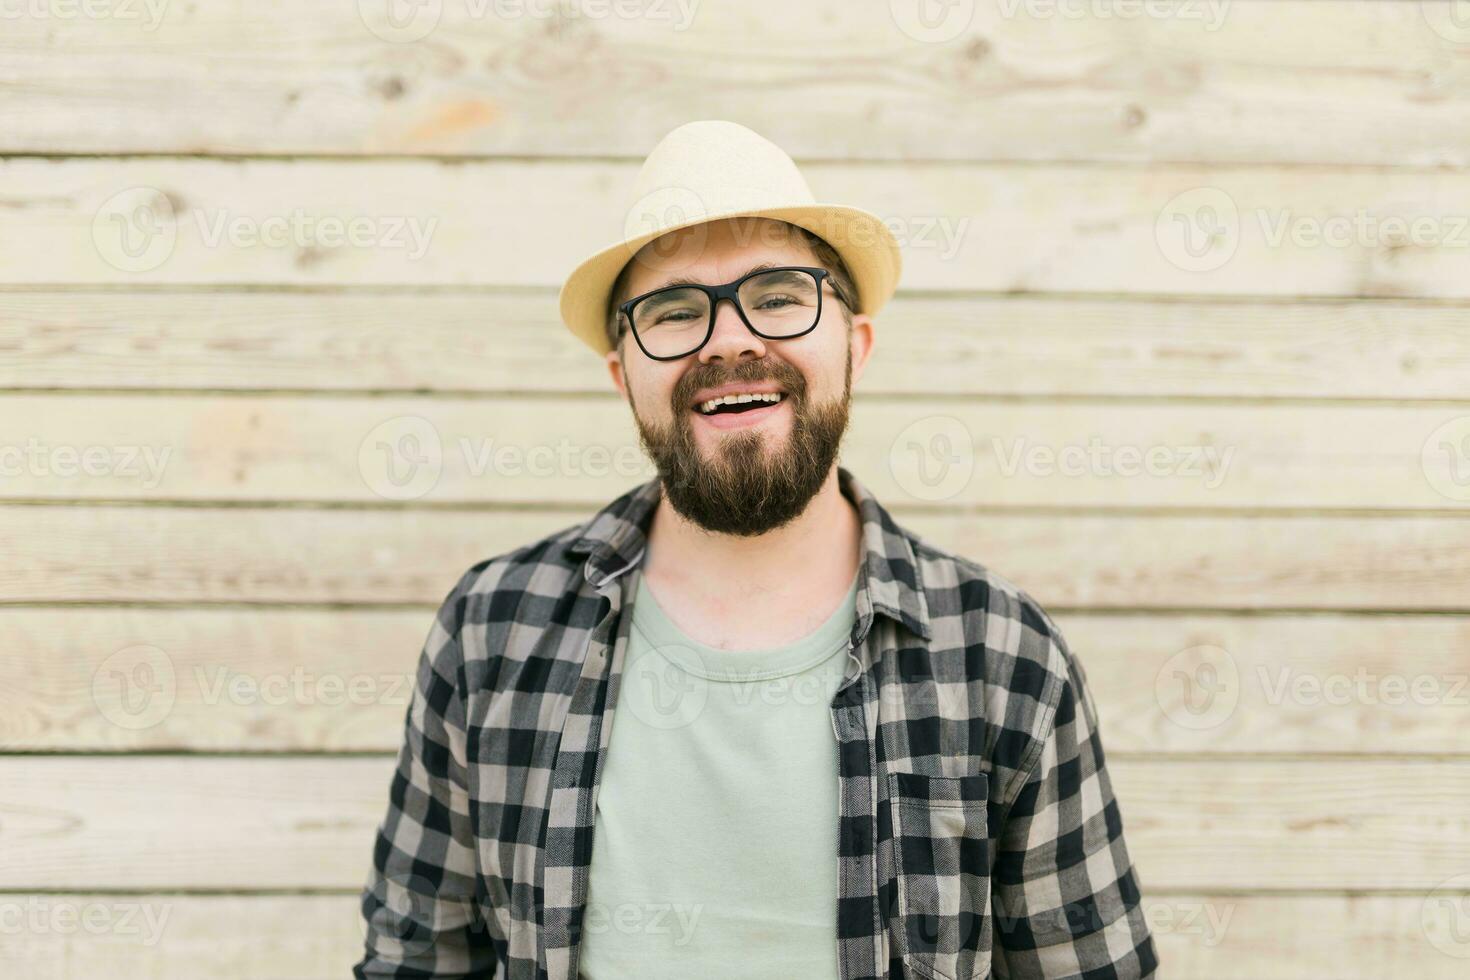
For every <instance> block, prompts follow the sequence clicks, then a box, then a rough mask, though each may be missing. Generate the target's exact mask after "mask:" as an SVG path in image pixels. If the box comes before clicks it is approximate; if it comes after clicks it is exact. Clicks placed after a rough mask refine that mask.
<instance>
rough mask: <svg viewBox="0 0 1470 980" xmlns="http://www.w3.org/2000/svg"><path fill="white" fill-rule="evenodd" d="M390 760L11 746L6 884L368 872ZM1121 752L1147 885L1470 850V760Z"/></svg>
mask: <svg viewBox="0 0 1470 980" xmlns="http://www.w3.org/2000/svg"><path fill="white" fill-rule="evenodd" d="M392 766H393V759H392V757H391V756H386V755H385V756H361V757H345V758H330V757H327V758H312V757H296V758H292V757H286V758H271V757H262V758H208V757H191V756H127V757H121V758H114V757H96V756H63V757H54V758H48V757H43V756H32V757H22V756H13V757H10V758H8V759H7V760H6V779H5V782H4V784H3V786H0V817H3V820H0V843H3V844H4V845H5V848H6V854H7V859H6V861H5V864H4V865H3V866H0V888H3V889H6V890H15V891H24V890H33V889H36V888H45V889H48V890H75V889H83V888H101V889H112V888H126V889H130V890H137V891H152V890H171V889H174V890H176V889H214V890H249V889H256V890H258V889H290V888H312V889H320V888H333V889H352V888H356V887H359V886H360V884H361V882H362V881H363V875H364V874H365V869H366V868H367V866H368V862H369V861H370V859H371V855H372V841H373V836H374V829H375V827H376V826H377V823H378V821H379V820H381V819H382V817H383V813H384V810H385V808H386V806H387V791H388V783H389V775H390V773H391V770H392ZM1108 770H1109V773H1110V777H1111V779H1112V780H1113V784H1114V787H1115V789H1116V791H1117V793H1118V796H1119V800H1120V801H1121V802H1120V807H1121V812H1122V819H1123V822H1124V826H1125V828H1126V830H1127V834H1128V838H1127V839H1128V846H1129V851H1130V853H1131V854H1132V855H1133V857H1134V860H1135V861H1136V862H1137V863H1138V866H1139V868H1140V880H1141V884H1142V887H1143V888H1144V889H1145V890H1146V891H1147V890H1150V889H1165V890H1196V891H1215V890H1248V891H1263V892H1269V891H1275V890H1294V889H1311V890H1329V891H1337V890H1347V889H1378V890H1389V889H1399V890H1423V891H1428V890H1431V889H1433V888H1435V887H1436V886H1437V885H1439V884H1440V883H1442V882H1444V881H1445V880H1446V879H1448V878H1450V877H1451V876H1453V875H1454V874H1456V873H1457V869H1464V868H1467V867H1470V827H1467V826H1466V824H1467V821H1470V761H1466V760H1434V759H1416V760H1409V761H1405V760H1397V759H1351V760H1324V759H1320V758H1310V757H1309V758H1306V759H1292V760H1271V761H1265V760H1258V759H1238V758H1237V759H1223V760H1220V761H1210V762H1201V761H1197V760H1179V761H1170V760H1164V759H1149V758H1135V757H1119V758H1116V759H1112V760H1109V765H1108ZM1268 801H1269V803H1268ZM1344 854H1353V855H1356V859H1355V860H1352V861H1344V860H1343V855H1344Z"/></svg>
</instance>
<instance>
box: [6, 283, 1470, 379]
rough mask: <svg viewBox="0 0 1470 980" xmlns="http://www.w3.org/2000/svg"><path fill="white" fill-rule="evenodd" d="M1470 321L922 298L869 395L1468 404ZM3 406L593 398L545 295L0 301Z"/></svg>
mask: <svg viewBox="0 0 1470 980" xmlns="http://www.w3.org/2000/svg"><path fill="white" fill-rule="evenodd" d="M1467 338H1470V306H1464V305H1450V304H1440V303H1422V302H1399V301H1393V300H1385V301H1381V302H1363V301H1355V302H1322V301H1299V302H1257V301H1251V300H1216V301H1203V300H1193V299H1188V298H1184V299H1178V300H1131V299H1112V300H1109V299H1088V298H1084V297H1073V296H978V295H977V296H964V297H952V298H951V297H932V296H922V295H911V294H905V293H900V294H899V295H898V296H897V297H895V299H894V301H893V302H892V303H891V304H890V305H889V306H888V307H886V308H885V309H884V311H883V312H882V313H881V314H880V315H879V317H878V330H877V346H876V348H875V352H874V354H873V358H872V360H870V361H869V362H868V366H867V370H866V372H865V373H864V374H863V376H862V377H861V378H860V379H858V381H857V382H856V384H855V390H857V392H858V393H859V394H860V395H863V394H867V395H872V394H885V395H926V394H931V393H933V392H935V391H942V392H945V393H948V394H951V395H975V396H1002V395H1004V396H1026V397H1067V398H1087V397H1120V398H1135V397H1168V398H1181V399H1188V398H1201V397H1224V398H1242V399H1244V398H1256V399H1265V398H1331V399H1342V400H1356V399H1369V398H1376V399H1397V400H1401V401H1417V400H1424V399H1465V398H1466V397H1467V389H1466V378H1467V377H1470V339H1467ZM0 388H8V389H12V390H25V389H40V388H45V389H71V390H85V389H88V388H111V389H132V390H137V391H148V390H155V389H159V388H167V389H175V390H179V389H191V388H196V389H211V390H237V391H249V390H271V389H294V390H309V391H343V392H350V391H362V390H375V391H396V392H416V391H424V392H484V393H492V392H493V393H505V392H524V393H533V392H535V393H540V392H572V391H575V392H602V393H607V392H610V391H612V390H613V388H612V382H611V380H610V378H609V377H608V373H607V369H606V367H605V365H604V364H603V362H602V361H601V360H599V359H598V358H596V357H594V356H592V355H591V352H590V351H589V350H587V348H586V347H585V346H583V345H582V343H581V342H580V341H578V340H577V339H576V338H575V337H573V336H572V335H571V333H570V332H569V331H568V330H567V329H566V327H565V326H563V325H562V323H561V321H560V319H559V318H558V316H557V313H556V297H555V294H554V293H552V292H551V291H548V290H540V289H536V290H488V291H483V292H482V291H460V290H443V291H440V290H430V291H420V290H385V291H375V290H363V291H347V292H338V291H316V290H307V291H280V292H275V291H249V292H246V291H231V290H213V289H207V290H200V291H193V290H170V289H161V290H139V291H131V290H129V291H117V290H106V291H88V290H68V291H49V290H37V291H29V290H27V291H0Z"/></svg>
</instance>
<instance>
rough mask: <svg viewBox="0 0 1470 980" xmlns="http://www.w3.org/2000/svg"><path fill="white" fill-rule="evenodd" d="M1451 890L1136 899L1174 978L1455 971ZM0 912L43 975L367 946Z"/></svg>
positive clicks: (209, 923) (232, 904) (280, 963)
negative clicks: (1448, 927) (17, 925)
mask: <svg viewBox="0 0 1470 980" xmlns="http://www.w3.org/2000/svg"><path fill="white" fill-rule="evenodd" d="M1459 897H1460V896H1459V894H1458V893H1446V894H1445V895H1443V896H1426V897H1421V896H1418V895H1316V894H1302V895H1249V894H1248V895H1235V894H1178V895H1162V896H1156V895H1149V894H1147V893H1146V894H1145V895H1144V908H1145V910H1146V914H1147V916H1148V921H1149V925H1150V928H1151V930H1152V932H1153V936H1154V942H1155V946H1156V948H1157V950H1158V953H1159V958H1160V960H1161V961H1162V962H1163V963H1164V964H1165V965H1166V967H1167V969H1168V972H1169V975H1170V976H1171V977H1178V978H1182V980H1189V978H1194V980H1300V978H1302V977H1333V978H1334V980H1379V978H1381V977H1385V976H1401V975H1408V974H1412V975H1413V976H1414V977H1416V978H1418V980H1461V977H1463V969H1464V958H1463V957H1462V956H1461V955H1460V954H1462V953H1463V952H1464V950H1465V946H1464V943H1463V942H1459V941H1457V940H1455V939H1453V938H1452V934H1450V933H1448V932H1446V933H1441V932H1439V931H1437V930H1435V931H1433V938H1431V929H1432V928H1433V927H1434V926H1436V925H1439V924H1440V923H1444V924H1450V923H1452V922H1453V920H1452V919H1450V918H1448V917H1449V916H1451V915H1452V914H1453V913H1454V907H1453V904H1452V903H1453V902H1454V901H1455V900H1456V899H1458V898H1459ZM0 909H4V910H6V911H7V913H8V914H9V916H10V919H11V920H13V921H16V922H24V923H25V925H26V926H27V928H24V929H21V930H18V931H17V932H15V933H13V934H10V935H8V936H7V939H6V943H5V944H4V946H0V969H4V970H6V972H7V973H8V974H9V975H13V976H27V977H45V978H48V980H93V978H94V977H97V976H99V975H104V974H107V973H113V974H121V975H123V976H140V977H141V976H146V977H150V978H157V980H174V978H177V980H194V978H196V977H203V976H207V977H214V978H217V980H258V978H260V977H273V978H282V980H317V978H321V980H327V978H336V977H341V976H343V975H345V973H346V971H347V970H348V968H349V967H350V965H351V964H352V963H354V962H356V960H357V959H358V958H359V957H360V956H361V949H362V927H361V925H360V923H361V921H362V920H361V916H360V913H359V911H358V907H357V897H356V895H353V894H336V895H289V894H281V895H274V894H264V895H189V894H185V895H175V894H140V895H107V894H96V893H65V894H57V895H49V894H23V893H8V894H0ZM83 923H91V926H90V928H86V927H83V925H82V924H83ZM1436 941H1437V942H1438V944H1436Z"/></svg>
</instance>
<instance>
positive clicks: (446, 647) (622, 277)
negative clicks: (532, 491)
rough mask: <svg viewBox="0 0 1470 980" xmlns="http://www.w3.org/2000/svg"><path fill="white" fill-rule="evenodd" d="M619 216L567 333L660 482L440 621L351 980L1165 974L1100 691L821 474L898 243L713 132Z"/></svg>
mask: <svg viewBox="0 0 1470 980" xmlns="http://www.w3.org/2000/svg"><path fill="white" fill-rule="evenodd" d="M634 197H635V199H636V200H637V201H638V202H639V203H638V204H637V205H635V207H634V209H633V211H632V212H631V213H630V226H633V225H637V226H640V227H641V229H642V230H640V231H638V232H637V233H632V232H630V233H629V234H628V235H627V236H626V240H625V241H624V242H621V243H619V244H618V245H615V246H613V247H611V248H609V249H605V250H603V251H602V252H599V253H598V254H597V255H595V256H593V257H592V258H590V259H588V260H587V261H585V262H583V263H582V264H581V265H579V266H578V267H577V269H576V270H575V271H574V272H573V273H572V275H571V276H569V277H568V279H567V282H566V284H565V285H564V287H563V290H562V295H561V310H562V315H563V318H564V320H565V321H566V323H567V326H568V327H569V328H570V329H571V330H572V331H573V333H574V334H576V335H577V336H578V337H579V338H581V339H582V340H583V341H584V342H586V343H587V344H588V346H590V347H591V348H592V349H593V350H594V351H597V352H598V353H601V354H603V356H604V358H605V360H606V363H607V366H608V369H609V373H610V375H611V378H612V382H613V384H614V386H615V387H616V388H617V390H618V391H619V392H620V393H621V394H622V395H623V396H624V397H625V398H626V399H627V401H628V404H629V407H630V409H631V410H632V412H633V416H634V419H635V422H636V425H637V428H638V432H639V437H640V441H641V443H642V445H643V447H644V449H645V450H646V452H647V453H648V455H649V457H650V458H651V459H652V460H653V462H654V463H655V465H656V467H657V472H658V477H657V478H656V479H653V480H650V481H648V482H646V483H644V484H642V485H641V486H639V487H636V488H635V489H633V490H631V491H629V492H628V493H626V494H624V495H623V496H621V497H619V498H618V499H617V500H615V501H613V502H612V503H611V504H609V505H608V506H607V507H605V508H604V509H602V510H601V511H599V512H598V513H597V514H596V515H594V516H593V517H592V518H591V519H590V520H588V521H587V522H585V523H582V524H578V525H576V526H574V527H570V528H567V529H565V530H563V531H560V532H558V533H556V534H553V535H549V536H547V537H545V538H543V539H541V540H540V541H537V542H534V543H532V544H528V545H526V546H525V547H523V548H520V549H518V550H516V551H513V552H511V553H509V554H504V555H500V556H497V557H494V558H491V559H488V560H486V561H484V562H481V563H479V564H477V565H475V566H474V567H473V568H471V569H469V570H468V571H467V572H466V573H465V574H464V575H463V576H462V578H461V579H460V581H459V583H458V584H457V585H456V586H455V588H454V589H453V591H452V592H451V593H450V595H449V596H448V598H447V599H446V601H445V602H444V604H443V606H442V608H441V610H440V612H439V615H438V617H437V620H436V623H435V624H434V627H433V629H432V631H431V635H430V636H429V639H428V642H427V643H426V644H425V648H424V651H423V654H422V656H421V658H420V663H419V671H418V681H417V685H416V689H415V693H414V697H413V703H412V705H411V707H410V709H409V712H408V717H407V726H406V733H405V739H404V744H403V748H402V750H401V752H400V756H399V761H398V768H397V772H396V773H395V775H394V778H393V782H392V787H391V797H392V800H391V803H390V806H389V808H388V813H387V817H386V819H385V820H384V822H383V824H382V826H381V828H380V830H379V833H378V840H377V847H376V850H375V852H374V861H373V869H372V873H371V878H370V881H369V883H368V887H367V888H366V889H365V892H364V895H363V901H362V912H363V915H364V918H365V921H366V924H367V936H366V954H365V956H364V958H363V959H362V961H361V962H360V963H359V964H358V965H357V967H356V975H357V976H359V977H370V976H394V977H450V976H454V977H464V976H480V977H492V976H494V977H512V978H519V977H525V978H540V977H548V978H554V980H574V978H578V977H580V978H584V980H615V978H622V977H629V978H639V980H643V978H665V977H669V978H673V977H679V978H687V977H700V978H711V980H713V978H724V977H741V978H745V977H782V978H784V977H794V978H801V980H806V978H827V977H830V978H842V980H857V978H877V977H926V978H930V980H961V978H969V977H986V976H994V977H1012V978H1020V977H1088V978H1101V977H1144V976H1149V975H1152V974H1153V972H1154V971H1155V969H1156V965H1157V964H1156V955H1155V951H1154V947H1153V942H1152V938H1151V936H1150V934H1149V930H1148V927H1147V925H1146V922H1145V919H1144V914H1143V907H1142V905H1141V900H1140V895H1139V882H1138V877H1137V875H1136V873H1135V872H1134V870H1133V867H1132V864H1131V862H1130V859H1129V856H1128V851H1127V848H1126V847H1125V845H1124V842H1123V837H1122V820H1121V815H1120V811H1119V808H1118V805H1117V802H1116V800H1115V798H1114V796H1113V793H1112V789H1111V784H1110V782H1109V779H1108V775H1107V772H1106V769H1105V768H1104V760H1103V752H1102V745H1101V742H1100V741H1099V736H1098V731H1097V715H1096V709H1095V707H1094V705H1093V702H1092V699H1091V696H1090V694H1089V692H1088V690H1087V687H1086V678H1085V675H1084V673H1083V670H1082V667H1081V665H1080V664H1079V663H1078V662H1077V660H1076V658H1075V656H1074V655H1073V654H1072V652H1071V651H1070V649H1069V648H1068V646H1067V644H1066V642H1065V640H1064V639H1063V637H1062V635H1061V633H1060V632H1059V631H1058V629H1057V627H1056V625H1055V623H1054V622H1053V621H1052V620H1051V618H1050V617H1049V616H1048V615H1047V613H1046V612H1045V611H1043V610H1042V608H1041V607H1040V606H1039V605H1038V604H1037V603H1036V602H1035V600H1034V599H1032V598H1031V597H1030V596H1029V595H1028V594H1027V593H1026V592H1024V591H1023V590H1021V589H1019V588H1018V587H1016V586H1015V585H1013V584H1011V583H1010V582H1009V581H1007V580H1006V579H1004V578H1002V577H1001V576H999V575H997V574H996V573H993V572H991V571H989V570H988V569H986V568H985V567H983V566H981V565H978V564H976V563H974V562H972V561H968V560H966V559H963V558H960V557H957V556H954V555H951V554H949V553H947V552H945V551H944V550H942V549H940V548H938V547H936V546H935V545H933V544H931V543H929V542H927V541H924V540H922V539H920V538H918V537H917V536H915V535H914V534H912V533H910V532H908V531H906V530H905V529H903V528H902V527H901V526H899V525H898V524H897V523H895V521H894V520H893V519H892V517H891V516H890V515H889V514H888V512H887V511H886V510H885V509H884V508H883V507H882V506H881V505H880V504H879V503H878V501H877V500H876V499H875V498H874V497H873V496H872V495H871V494H870V493H869V492H868V491H867V490H866V489H865V488H864V487H863V485H862V484H861V483H860V482H859V481H858V479H857V478H856V476H855V475H854V474H853V473H851V472H850V471H849V470H847V469H846V468H845V467H843V466H840V465H838V464H837V461H836V460H837V454H838V447H839V444H840V442H841V439H842V436H843V434H844V432H845V430H846V428H847V424H848V409H849V402H850V392H851V385H852V383H853V382H854V381H855V380H858V379H860V378H861V377H862V374H863V371H864V368H865V367H866V365H867V362H868V359H869V357H870V355H871V354H872V351H873V345H874V338H875V326H874V322H873V319H872V316H873V314H874V313H875V312H877V310H878V309H879V308H880V307H881V306H882V305H883V303H884V302H885V301H886V300H887V299H888V298H889V296H890V295H891V294H892V292H893V290H894V288H895V287H896V284H897V279H898V271H899V259H898V248H897V244H896V243H895V242H894V240H893V238H892V235H891V234H889V233H888V231H887V229H886V228H885V227H884V226H883V224H882V222H881V221H879V220H878V219H877V218H876V217H875V216H873V215H871V214H869V213H867V212H865V211H861V210H860V209H856V208H850V207H843V206H840V205H829V204H818V203H817V202H815V201H814V200H813V198H812V196H811V193H810V191H809V190H808V189H807V187H806V184H805V182H804V181H803V180H802V178H801V176H800V174H799V173H798V171H797V169H796V167H795V165H794V164H793V163H792V162H791V160H790V158H789V157H787V156H786V155H785V154H784V153H783V152H782V151H781V150H780V149H779V148H778V147H776V146H774V145H773V144H771V143H769V142H768V141H766V140H764V139H763V138H761V137H760V136H758V135H757V134H755V133H753V132H751V131H750V130H748V129H745V128H744V127H741V126H736V125H734V124H732V123H727V122H722V121H717V120H705V121H700V122H694V123H689V124H687V125H685V126H681V127H679V128H678V129H676V130H674V131H673V132H672V133H670V134H668V136H666V137H665V139H664V140H663V141H662V142H661V143H660V144H659V146H658V147H656V148H655V150H654V151H653V152H652V153H651V154H650V155H649V157H648V159H647V160H646V161H645V163H644V166H643V169H642V171H641V172H640V175H639V181H638V185H637V187H636V189H635V194H634ZM690 202H693V205H694V206H692V207H691V206H688V205H689V204H690ZM675 203H677V204H679V205H680V206H678V207H675V206H671V205H673V204H675Z"/></svg>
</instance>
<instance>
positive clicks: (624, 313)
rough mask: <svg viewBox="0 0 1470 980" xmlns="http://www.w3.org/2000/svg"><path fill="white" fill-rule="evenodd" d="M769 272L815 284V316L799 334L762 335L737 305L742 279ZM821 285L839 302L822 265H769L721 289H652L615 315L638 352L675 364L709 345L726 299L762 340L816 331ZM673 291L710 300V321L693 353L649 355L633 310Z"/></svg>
mask: <svg viewBox="0 0 1470 980" xmlns="http://www.w3.org/2000/svg"><path fill="white" fill-rule="evenodd" d="M772 272H807V273H810V274H811V275H812V277H813V278H814V279H816V281H817V313H816V316H814V317H812V325H811V326H809V327H807V328H806V329H805V330H803V331H801V332H800V333H789V334H783V335H782V336H779V337H773V336H770V335H768V334H763V333H761V332H760V331H759V330H757V329H756V328H755V326H754V324H752V323H751V322H750V317H748V316H746V315H745V307H743V306H741V305H740V287H741V285H742V284H744V282H745V280H747V279H754V278H755V277H756V276H764V275H767V274H768V273H772ZM823 285H831V286H832V292H833V293H835V294H836V295H837V298H838V299H839V300H841V299H842V294H841V293H840V292H839V291H838V289H837V284H836V283H835V282H833V280H832V273H831V272H829V271H827V270H826V269H823V268H822V267H821V266H815V265H777V266H771V267H770V268H766V269H752V270H751V271H750V272H747V273H746V274H745V275H743V276H741V277H740V278H739V279H736V280H734V281H733V282H727V283H725V284H723V285H720V286H711V285H709V284H708V283H702V282H690V283H683V284H679V285H674V286H660V287H659V288H658V289H651V290H649V291H648V292H646V293H640V294H639V295H637V296H634V297H633V298H632V299H629V300H624V301H623V302H622V303H619V304H618V315H619V316H621V317H622V318H623V319H625V320H627V321H628V330H629V331H630V332H632V334H633V340H634V341H636V342H637V344H638V349H639V350H641V351H643V353H644V355H645V356H646V357H648V358H649V359H650V360H654V361H677V360H679V359H680V358H684V357H688V356H689V355H690V354H698V353H699V352H700V351H701V350H703V349H704V345H705V344H707V343H709V339H710V338H711V337H713V336H714V335H715V315H716V313H718V312H719V308H720V300H722V299H728V300H729V301H730V303H731V304H732V305H733V306H734V307H735V312H736V313H737V314H738V315H739V316H740V321H741V322H742V323H744V324H745V328H746V329H747V330H749V331H750V332H751V333H753V334H755V335H756V336H757V337H759V338H761V339H762V340H795V339H796V338H797V337H805V336H806V335H807V334H809V333H811V332H812V331H813V330H815V329H817V324H819V323H821V322H822V292H823V291H822V286H823ZM673 289H698V290H701V291H702V292H703V293H704V294H705V295H706V296H708V297H709V301H710V303H709V322H708V323H707V324H705V329H704V339H703V340H701V341H700V342H699V343H698V344H696V345H695V346H694V348H693V349H692V350H689V351H686V352H685V353H683V354H665V355H663V356H660V355H657V354H651V353H649V351H648V348H647V347H645V346H643V338H642V337H640V336H638V328H637V327H636V326H634V324H633V307H635V306H637V305H638V304H639V303H641V302H643V301H644V300H646V299H648V297H650V296H655V295H657V294H659V293H663V292H668V291H669V290H673Z"/></svg>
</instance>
